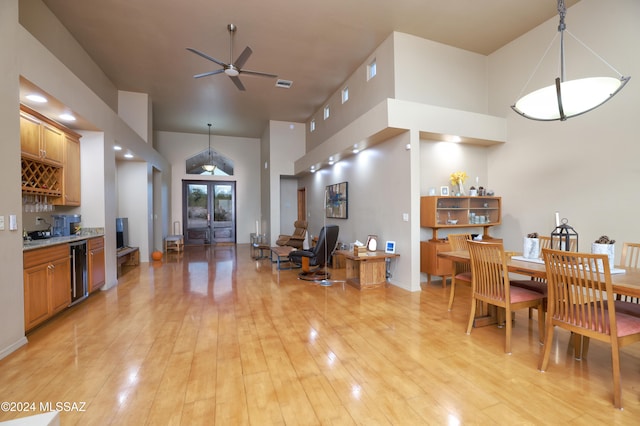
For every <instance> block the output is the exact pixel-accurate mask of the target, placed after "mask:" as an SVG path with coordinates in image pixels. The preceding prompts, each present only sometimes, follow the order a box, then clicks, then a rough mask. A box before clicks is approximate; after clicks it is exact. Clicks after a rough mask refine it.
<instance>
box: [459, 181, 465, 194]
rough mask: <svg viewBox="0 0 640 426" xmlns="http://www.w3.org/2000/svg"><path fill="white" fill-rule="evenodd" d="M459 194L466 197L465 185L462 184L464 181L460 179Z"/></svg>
mask: <svg viewBox="0 0 640 426" xmlns="http://www.w3.org/2000/svg"><path fill="white" fill-rule="evenodd" d="M458 192H459V193H460V195H464V185H463V184H462V179H458Z"/></svg>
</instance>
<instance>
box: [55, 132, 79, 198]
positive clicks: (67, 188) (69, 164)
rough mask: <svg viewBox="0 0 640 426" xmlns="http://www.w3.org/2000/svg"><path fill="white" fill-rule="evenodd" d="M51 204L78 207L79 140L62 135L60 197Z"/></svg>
mask: <svg viewBox="0 0 640 426" xmlns="http://www.w3.org/2000/svg"><path fill="white" fill-rule="evenodd" d="M53 204H55V205H61V206H79V205H80V140H79V139H78V138H77V137H75V136H72V135H68V134H65V135H64V163H63V166H62V196H61V197H60V198H58V199H56V200H55V201H54V202H53Z"/></svg>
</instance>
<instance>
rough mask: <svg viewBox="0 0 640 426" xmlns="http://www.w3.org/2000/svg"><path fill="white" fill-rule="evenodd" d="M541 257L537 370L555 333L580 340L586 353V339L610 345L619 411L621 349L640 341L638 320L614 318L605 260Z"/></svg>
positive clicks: (555, 253)
mask: <svg viewBox="0 0 640 426" xmlns="http://www.w3.org/2000/svg"><path fill="white" fill-rule="evenodd" d="M542 256H543V258H544V263H545V267H546V271H547V284H548V302H547V315H548V319H547V323H546V327H547V329H546V333H545V336H546V337H545V343H544V351H543V352H542V356H541V358H540V370H541V371H545V370H546V368H547V366H548V363H549V355H550V353H551V346H552V339H553V327H559V328H564V329H565V330H569V331H571V332H572V333H574V334H577V335H582V336H583V337H584V346H585V348H584V349H583V351H585V353H586V349H587V348H588V342H589V339H590V338H594V339H596V340H599V341H602V342H606V343H608V344H610V345H611V360H612V368H613V385H614V397H613V401H614V405H615V406H616V407H617V408H622V387H621V385H620V353H619V352H620V351H619V348H620V347H622V346H625V345H627V344H630V343H634V342H637V341H640V318H637V317H633V316H630V315H622V314H621V315H616V307H615V301H614V297H613V296H614V295H613V289H612V284H611V272H610V269H609V261H608V258H607V255H606V254H590V253H567V252H566V251H563V250H551V249H543V250H542ZM619 323H620V325H621V327H620V330H619V329H618V324H619ZM575 341H576V342H578V340H575ZM576 355H580V354H579V352H576Z"/></svg>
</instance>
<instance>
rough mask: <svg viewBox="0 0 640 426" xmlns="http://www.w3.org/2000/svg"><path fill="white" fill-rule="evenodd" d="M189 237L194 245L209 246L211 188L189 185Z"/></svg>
mask: <svg viewBox="0 0 640 426" xmlns="http://www.w3.org/2000/svg"><path fill="white" fill-rule="evenodd" d="M186 202H187V206H186V207H187V208H186V210H187V220H186V222H187V227H186V228H187V235H186V239H187V240H188V242H190V243H192V244H209V240H210V237H209V235H210V233H209V217H210V216H209V187H208V185H207V184H193V183H190V184H187V199H186Z"/></svg>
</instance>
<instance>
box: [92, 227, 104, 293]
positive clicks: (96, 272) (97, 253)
mask: <svg viewBox="0 0 640 426" xmlns="http://www.w3.org/2000/svg"><path fill="white" fill-rule="evenodd" d="M87 252H88V258H89V259H88V265H87V271H88V272H87V274H88V280H89V293H91V292H93V291H95V290H97V289H99V288H100V287H102V286H103V285H104V283H105V281H106V279H105V263H104V237H98V238H90V239H89V241H87Z"/></svg>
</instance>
